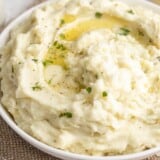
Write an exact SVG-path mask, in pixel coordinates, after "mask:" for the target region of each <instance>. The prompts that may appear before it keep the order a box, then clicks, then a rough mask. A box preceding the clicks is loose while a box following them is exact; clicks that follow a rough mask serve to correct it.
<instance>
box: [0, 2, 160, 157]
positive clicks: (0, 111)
mask: <svg viewBox="0 0 160 160" xmlns="http://www.w3.org/2000/svg"><path fill="white" fill-rule="evenodd" d="M51 1H54V0H50V1H46V2H44V3H42V4H40V5H38V6H36V7H33V8H31V9H30V10H28V11H27V12H25V13H24V14H22V15H21V16H19V17H18V18H17V19H16V20H14V21H13V22H12V23H10V24H9V25H8V27H6V29H5V30H4V31H3V32H2V33H1V34H0V47H2V46H4V45H5V43H6V42H7V41H8V39H9V34H10V31H11V30H12V28H14V27H15V26H17V25H18V24H19V23H20V22H22V21H24V20H25V19H26V18H27V17H29V15H30V14H31V13H32V11H33V10H35V9H36V8H39V7H42V6H44V5H46V4H47V3H50V2H51ZM121 1H122V2H125V3H127V4H130V5H139V6H143V7H146V8H148V9H150V10H153V11H154V12H157V13H159V14H160V7H159V6H158V5H155V4H152V3H150V2H147V1H146V0H141V1H140V0H134V1H133V0H121ZM0 116H1V117H2V118H3V119H4V120H5V121H6V123H7V124H8V125H9V126H10V127H11V128H12V129H13V130H14V131H15V132H16V133H17V134H18V135H20V136H21V137H22V138H23V139H24V140H26V141H27V142H29V143H30V144H32V145H33V146H35V147H36V148H38V149H40V150H42V151H43V152H46V153H48V154H50V155H53V156H56V157H59V158H62V159H66V160H75V159H76V160H135V159H136V160H138V159H142V158H146V157H148V156H149V155H152V154H155V153H157V152H159V151H160V147H156V148H153V149H149V150H147V151H143V152H140V153H135V154H129V155H122V156H106V157H97V156H93V157H91V156H85V155H79V154H75V153H69V152H66V151H62V150H59V149H55V148H53V147H50V146H48V145H46V144H44V143H42V142H40V141H38V140H36V139H35V138H33V137H31V136H30V135H28V134H27V133H25V132H24V131H23V130H21V129H20V128H19V127H18V126H17V125H16V123H15V122H14V121H13V119H12V117H11V116H10V114H9V113H8V112H7V111H6V110H5V108H4V107H3V106H2V105H1V104H0Z"/></svg>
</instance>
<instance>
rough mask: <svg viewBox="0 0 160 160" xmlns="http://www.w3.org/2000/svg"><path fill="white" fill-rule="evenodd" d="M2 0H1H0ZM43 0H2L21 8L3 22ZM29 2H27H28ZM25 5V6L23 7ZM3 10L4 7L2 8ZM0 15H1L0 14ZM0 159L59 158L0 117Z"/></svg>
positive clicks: (157, 159) (44, 159) (149, 159)
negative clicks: (33, 143)
mask: <svg viewBox="0 0 160 160" xmlns="http://www.w3.org/2000/svg"><path fill="white" fill-rule="evenodd" d="M0 1H3V0H0ZM42 1H45V0H29V1H28V0H27V1H24V2H23V3H26V2H27V4H23V3H22V0H14V4H12V3H10V2H11V1H10V0H4V2H5V3H6V4H5V5H4V6H5V7H6V8H13V5H14V6H16V7H17V6H18V4H19V5H20V6H21V8H16V9H15V13H13V12H11V13H10V12H8V11H9V10H8V9H7V11H6V12H4V22H5V24H6V23H8V22H9V21H10V20H11V19H13V18H14V17H16V16H17V15H18V14H20V13H21V12H23V11H24V10H25V9H27V8H29V7H31V6H33V5H35V4H37V3H40V2H42ZM28 2H29V3H28ZM24 6H26V8H24ZM4 10H5V8H4ZM11 11H13V10H11ZM0 16H1V15H0ZM4 26H5V25H4ZM0 160H59V159H57V158H54V157H52V156H49V155H47V154H45V153H43V152H41V151H39V150H38V149H36V148H34V147H32V146H31V145H30V144H28V143H27V142H25V141H24V140H23V139H22V138H21V137H19V136H18V135H17V134H16V133H15V132H14V131H13V130H12V129H11V128H10V127H9V126H8V125H7V124H6V123H5V122H4V121H3V120H2V118H0ZM147 160H160V157H158V156H152V157H149V158H147Z"/></svg>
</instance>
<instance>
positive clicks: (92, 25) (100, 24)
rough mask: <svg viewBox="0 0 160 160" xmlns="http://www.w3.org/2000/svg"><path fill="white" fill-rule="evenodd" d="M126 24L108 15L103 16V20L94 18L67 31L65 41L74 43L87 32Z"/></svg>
mask: <svg viewBox="0 0 160 160" xmlns="http://www.w3.org/2000/svg"><path fill="white" fill-rule="evenodd" d="M126 25H127V22H126V21H125V20H122V19H120V18H116V17H113V16H109V15H104V16H103V18H95V19H91V20H87V21H83V22H79V23H78V24H77V25H76V26H74V27H73V28H71V29H69V30H67V31H66V32H65V33H64V34H65V37H66V38H65V39H66V40H68V41H74V40H76V39H77V38H79V37H80V36H81V35H82V34H83V33H85V32H89V31H91V30H95V29H101V28H108V29H112V28H113V27H115V26H126Z"/></svg>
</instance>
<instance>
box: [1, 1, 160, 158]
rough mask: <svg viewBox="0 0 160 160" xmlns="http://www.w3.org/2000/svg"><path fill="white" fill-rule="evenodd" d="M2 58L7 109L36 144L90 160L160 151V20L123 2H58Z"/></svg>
mask: <svg viewBox="0 0 160 160" xmlns="http://www.w3.org/2000/svg"><path fill="white" fill-rule="evenodd" d="M0 52H1V55H2V58H1V73H0V76H1V79H2V80H1V91H2V93H3V96H2V98H1V101H2V104H3V105H4V106H5V108H6V109H7V110H8V111H9V112H10V113H11V115H12V116H13V118H14V120H15V121H16V123H17V124H18V125H19V126H20V127H21V128H22V129H23V130H25V131H26V132H27V133H29V134H30V135H32V136H33V137H35V138H37V139H38V140H40V141H42V142H44V143H46V144H48V145H50V146H53V147H56V148H59V149H62V150H67V151H70V152H74V153H80V154H87V155H117V154H126V153H133V152H139V151H142V150H145V149H148V148H152V147H155V146H158V145H160V15H158V14H156V13H153V12H152V11H150V10H148V9H144V8H141V7H138V6H134V7H133V6H128V5H126V4H124V3H122V2H120V1H113V0H57V1H54V2H52V3H49V4H47V5H46V6H44V7H42V8H39V9H36V11H34V12H33V13H32V15H31V16H30V17H29V18H28V19H27V20H26V21H25V22H23V23H22V24H20V25H18V26H17V27H16V28H15V29H14V30H13V31H12V32H11V35H10V39H9V41H8V42H7V44H6V45H5V46H4V47H3V48H2V49H1V51H0Z"/></svg>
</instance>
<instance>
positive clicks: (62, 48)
mask: <svg viewBox="0 0 160 160" xmlns="http://www.w3.org/2000/svg"><path fill="white" fill-rule="evenodd" d="M56 48H57V49H61V50H62V51H64V50H66V47H65V46H64V45H63V44H57V47H56Z"/></svg>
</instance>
